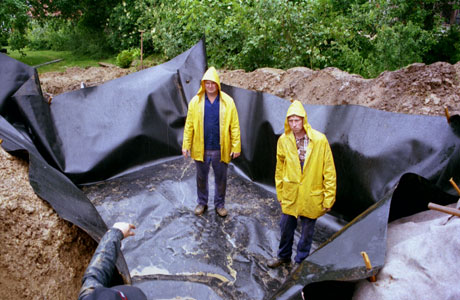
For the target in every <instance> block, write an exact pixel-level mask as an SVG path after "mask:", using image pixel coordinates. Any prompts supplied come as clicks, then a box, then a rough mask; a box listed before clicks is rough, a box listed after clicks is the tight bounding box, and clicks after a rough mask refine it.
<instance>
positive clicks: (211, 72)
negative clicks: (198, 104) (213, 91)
mask: <svg viewBox="0 0 460 300" xmlns="http://www.w3.org/2000/svg"><path fill="white" fill-rule="evenodd" d="M205 80H211V81H214V82H215V83H217V86H218V87H219V95H220V91H221V88H220V80H219V75H218V74H217V70H216V68H214V67H210V68H209V69H208V70H207V71H206V72H205V73H204V75H203V78H202V79H201V85H200V89H199V90H198V93H197V95H198V96H200V97H201V95H202V94H204V92H205V91H206V90H205V88H204V81H205Z"/></svg>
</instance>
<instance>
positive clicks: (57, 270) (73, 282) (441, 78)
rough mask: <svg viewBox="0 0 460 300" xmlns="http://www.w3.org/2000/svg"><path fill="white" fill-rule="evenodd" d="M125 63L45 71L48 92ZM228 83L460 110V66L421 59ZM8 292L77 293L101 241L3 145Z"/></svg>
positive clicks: (239, 74)
mask: <svg viewBox="0 0 460 300" xmlns="http://www.w3.org/2000/svg"><path fill="white" fill-rule="evenodd" d="M129 72H130V71H129V70H125V69H119V68H117V67H91V68H86V69H82V68H69V69H67V70H66V71H65V72H62V73H59V72H50V73H44V74H41V75H40V82H41V86H42V89H43V92H44V93H45V95H49V96H55V95H57V94H60V93H63V92H66V91H71V90H76V89H79V88H80V86H81V83H84V84H85V85H86V86H95V85H99V84H101V83H103V82H105V81H108V80H111V79H115V78H118V77H121V76H124V75H126V74H128V73H129ZM219 73H220V76H221V81H222V82H223V83H225V84H228V85H233V86H237V87H241V88H245V89H249V90H255V91H261V92H267V93H271V94H274V95H277V96H279V97H281V98H285V99H288V100H289V99H298V100H300V101H302V102H303V103H307V104H324V105H337V104H359V105H364V106H368V107H371V108H375V109H381V110H386V111H391V112H400V113H409V114H422V115H444V109H445V107H447V108H448V109H449V111H450V113H451V114H455V113H457V114H460V111H459V110H460V92H459V91H460V89H459V87H460V76H459V75H460V63H457V64H455V65H450V64H448V63H442V62H439V63H435V64H432V65H428V66H427V65H424V64H413V65H410V66H408V67H406V68H403V69H401V70H397V71H394V72H384V73H382V74H381V75H380V76H379V77H377V78H375V79H364V78H362V77H361V76H358V75H352V74H348V73H346V72H343V71H340V70H339V69H336V68H327V69H324V70H320V71H313V70H311V69H308V68H303V67H298V68H292V69H289V70H287V71H284V70H278V69H270V68H263V69H258V70H255V71H254V72H244V71H242V70H233V71H229V70H220V71H219ZM0 175H1V178H2V180H1V182H0V217H1V218H2V222H1V223H0V224H1V225H0V226H1V227H0V242H1V244H2V247H1V248H0V254H1V255H0V290H2V291H3V296H4V298H6V299H72V298H76V296H77V293H78V290H79V287H80V280H81V277H82V275H83V272H84V270H85V268H86V266H87V264H88V262H89V260H90V258H91V256H92V253H93V252H94V250H95V247H96V243H95V242H94V241H93V240H91V238H90V237H89V236H88V235H87V234H86V233H85V232H83V231H82V230H80V229H79V228H77V227H75V226H73V225H71V224H69V223H68V222H66V221H63V220H62V219H60V218H59V216H58V215H57V214H56V213H55V212H54V211H53V209H52V208H51V207H50V206H49V205H48V204H47V203H46V202H45V201H43V200H41V199H40V198H38V197H37V196H36V195H35V194H34V192H33V190H32V188H31V187H30V185H29V178H28V164H27V162H25V161H23V160H21V159H19V158H17V157H13V156H11V155H10V154H8V153H6V152H4V151H3V150H1V149H0Z"/></svg>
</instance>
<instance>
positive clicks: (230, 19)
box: [0, 0, 460, 78]
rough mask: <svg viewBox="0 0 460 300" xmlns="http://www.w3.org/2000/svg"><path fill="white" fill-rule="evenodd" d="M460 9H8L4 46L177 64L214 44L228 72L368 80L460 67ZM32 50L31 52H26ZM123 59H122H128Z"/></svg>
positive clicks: (375, 0) (317, 1)
mask: <svg viewBox="0 0 460 300" xmlns="http://www.w3.org/2000/svg"><path fill="white" fill-rule="evenodd" d="M459 7H460V0H456V1H446V0H424V1H420V0H355V1H349V0H297V1H287V0H271V1H270V0H266V1H264V0H259V1H257V0H220V1H213V0H201V1H200V0H177V1H172V0H169V1H166V0H99V1H92V0H53V1H51V0H34V1H32V0H29V1H23V0H3V1H2V4H0V43H2V44H3V45H6V44H8V45H9V46H10V47H11V49H13V50H23V49H37V50H67V51H72V53H75V54H79V55H85V56H89V57H94V58H99V57H103V56H107V55H112V56H113V55H116V54H118V53H122V52H123V51H124V50H125V52H124V53H125V54H126V53H127V52H130V53H134V52H136V51H135V50H133V49H137V48H139V47H140V32H139V30H145V32H144V34H143V37H144V43H143V45H144V53H147V54H154V55H156V56H161V58H162V59H163V60H167V59H170V58H172V57H174V56H176V55H178V54H180V53H181V52H183V51H185V50H186V49H188V48H189V47H191V46H192V45H194V44H195V43H196V42H198V40H199V39H200V38H202V37H203V36H205V37H206V44H207V51H208V53H207V54H208V58H209V64H210V65H214V66H216V67H218V68H230V69H236V68H243V69H245V70H247V71H251V70H254V69H256V68H260V67H275V68H282V69H287V68H290V67H294V66H307V67H309V68H312V69H321V68H325V67H330V66H334V67H337V68H340V69H342V70H345V71H347V72H350V73H357V74H360V75H362V76H364V77H366V78H370V77H375V76H377V75H378V74H380V73H381V72H382V71H385V70H395V69H398V68H401V67H404V66H406V65H408V64H410V63H414V62H423V63H426V64H430V63H433V62H436V61H447V62H450V63H456V62H457V61H459V60H460V28H459V25H456V24H455V22H454V21H455V20H453V19H452V15H453V14H452V13H453V12H454V10H456V9H458V8H459ZM26 47H27V48H26ZM120 57H121V56H120Z"/></svg>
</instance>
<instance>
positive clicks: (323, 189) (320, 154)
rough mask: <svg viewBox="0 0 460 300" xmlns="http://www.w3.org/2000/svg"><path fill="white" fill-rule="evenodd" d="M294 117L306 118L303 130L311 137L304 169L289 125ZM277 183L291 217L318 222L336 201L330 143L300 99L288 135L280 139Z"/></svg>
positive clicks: (293, 107) (280, 198)
mask: <svg viewBox="0 0 460 300" xmlns="http://www.w3.org/2000/svg"><path fill="white" fill-rule="evenodd" d="M292 115H297V116H300V117H303V118H304V123H303V127H304V129H305V132H306V133H307V136H308V138H309V143H308V146H307V151H306V154H305V162H304V166H303V170H302V169H301V166H300V160H299V155H298V152H297V146H296V141H295V136H294V133H292V131H291V128H290V127H289V123H288V117H289V116H292ZM275 183H276V193H277V196H278V201H279V202H280V203H281V209H282V211H283V213H284V214H287V215H291V216H294V217H298V216H304V217H308V218H310V219H317V218H319V217H320V216H322V215H324V214H325V213H326V211H325V210H324V209H327V208H331V207H332V205H333V204H334V202H335V193H336V173H335V165H334V159H333V157H332V152H331V148H330V146H329V142H328V141H327V138H326V136H325V135H324V134H323V133H321V132H319V131H317V130H314V129H313V128H311V126H310V124H308V121H307V113H306V112H305V109H304V108H303V105H302V104H301V103H300V102H299V101H297V100H296V101H294V102H293V103H292V104H291V106H289V109H288V112H287V115H286V120H285V123H284V133H283V134H282V135H281V136H280V138H279V139H278V146H277V152H276V172H275Z"/></svg>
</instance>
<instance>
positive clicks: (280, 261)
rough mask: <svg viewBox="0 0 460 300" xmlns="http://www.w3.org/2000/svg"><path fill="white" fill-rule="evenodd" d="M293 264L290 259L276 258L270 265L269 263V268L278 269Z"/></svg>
mask: <svg viewBox="0 0 460 300" xmlns="http://www.w3.org/2000/svg"><path fill="white" fill-rule="evenodd" d="M290 262H291V259H290V258H278V257H277V258H274V259H272V260H270V261H269V262H268V263H267V267H269V268H272V269H274V268H278V267H279V266H281V265H282V264H288V263H290Z"/></svg>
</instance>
